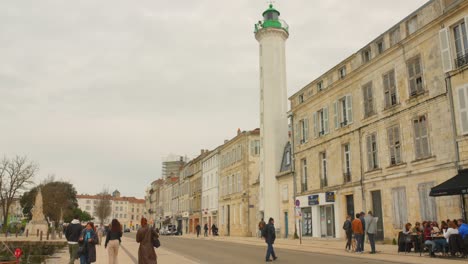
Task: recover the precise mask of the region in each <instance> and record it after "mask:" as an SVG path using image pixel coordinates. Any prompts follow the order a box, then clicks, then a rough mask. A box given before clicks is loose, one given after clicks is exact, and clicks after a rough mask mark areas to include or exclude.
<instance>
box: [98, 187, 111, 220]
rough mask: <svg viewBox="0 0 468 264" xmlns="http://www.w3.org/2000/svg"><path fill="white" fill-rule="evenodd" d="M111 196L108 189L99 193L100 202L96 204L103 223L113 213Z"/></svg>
mask: <svg viewBox="0 0 468 264" xmlns="http://www.w3.org/2000/svg"><path fill="white" fill-rule="evenodd" d="M111 198H112V196H111V195H110V194H109V191H108V190H107V189H104V190H103V191H102V192H101V193H99V194H98V199H99V200H98V202H97V205H96V210H95V211H96V216H97V217H98V218H99V220H100V221H101V225H102V224H104V221H105V220H106V219H107V217H109V216H110V215H111V211H112V207H111Z"/></svg>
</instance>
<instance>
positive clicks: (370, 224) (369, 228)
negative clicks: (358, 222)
mask: <svg viewBox="0 0 468 264" xmlns="http://www.w3.org/2000/svg"><path fill="white" fill-rule="evenodd" d="M364 220H365V223H366V225H365V227H366V229H365V231H366V233H367V237H368V238H369V243H370V246H371V252H370V253H371V254H375V233H376V232H377V218H376V217H374V215H372V211H369V212H368V213H367V215H366V216H365V217H364Z"/></svg>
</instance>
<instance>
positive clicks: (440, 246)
mask: <svg viewBox="0 0 468 264" xmlns="http://www.w3.org/2000/svg"><path fill="white" fill-rule="evenodd" d="M447 227H448V228H447V231H445V230H444V238H445V239H437V240H435V241H434V242H435V248H436V249H437V250H440V251H441V252H447V248H448V243H449V238H450V236H451V235H453V234H458V229H457V225H455V223H453V222H449V223H448V225H447ZM432 254H434V250H433V251H432ZM432 254H431V256H432Z"/></svg>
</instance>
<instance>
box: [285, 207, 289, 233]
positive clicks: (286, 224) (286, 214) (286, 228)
mask: <svg viewBox="0 0 468 264" xmlns="http://www.w3.org/2000/svg"><path fill="white" fill-rule="evenodd" d="M288 231H289V223H288V212H284V238H288V235H289V232H288Z"/></svg>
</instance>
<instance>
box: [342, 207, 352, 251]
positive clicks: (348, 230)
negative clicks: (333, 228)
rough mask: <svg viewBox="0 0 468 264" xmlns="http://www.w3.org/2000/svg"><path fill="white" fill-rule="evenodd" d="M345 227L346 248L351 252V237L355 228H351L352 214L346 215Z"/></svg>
mask: <svg viewBox="0 0 468 264" xmlns="http://www.w3.org/2000/svg"><path fill="white" fill-rule="evenodd" d="M343 229H344V231H345V233H346V246H345V250H347V251H348V252H351V238H352V235H353V230H352V229H351V216H350V215H347V216H346V220H345V222H344V224H343Z"/></svg>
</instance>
